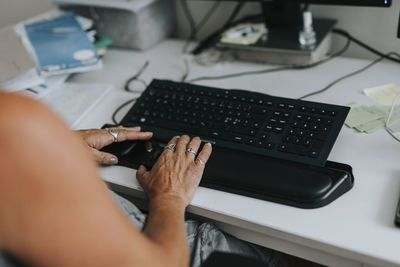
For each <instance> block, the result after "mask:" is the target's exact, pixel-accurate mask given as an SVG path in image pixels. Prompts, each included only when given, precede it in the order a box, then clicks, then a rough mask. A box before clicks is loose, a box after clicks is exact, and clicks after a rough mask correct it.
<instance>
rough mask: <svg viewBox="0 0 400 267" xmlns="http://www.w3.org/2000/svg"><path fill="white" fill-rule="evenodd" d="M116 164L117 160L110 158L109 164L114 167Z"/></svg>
mask: <svg viewBox="0 0 400 267" xmlns="http://www.w3.org/2000/svg"><path fill="white" fill-rule="evenodd" d="M117 163H118V159H117V158H110V164H112V165H115V164H117Z"/></svg>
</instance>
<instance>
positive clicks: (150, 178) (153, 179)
mask: <svg viewBox="0 0 400 267" xmlns="http://www.w3.org/2000/svg"><path fill="white" fill-rule="evenodd" d="M200 144H201V140H200V138H199V137H195V138H193V139H190V137H189V136H187V135H183V136H181V137H179V136H176V137H174V138H172V140H171V141H170V142H169V143H168V145H167V146H166V147H165V149H164V152H163V153H162V154H161V155H160V157H159V159H158V160H157V162H156V164H155V165H154V166H153V168H152V169H151V171H148V170H147V169H146V168H145V167H144V166H140V167H139V169H138V171H137V173H136V176H137V179H138V181H139V183H140V184H141V186H142V187H143V190H144V191H145V192H146V194H147V196H148V198H149V200H150V202H152V201H155V200H158V199H160V200H161V201H162V200H163V199H165V198H167V199H168V198H172V199H178V200H181V201H182V204H183V205H184V206H185V207H186V206H187V205H189V203H190V202H191V201H192V199H193V197H194V193H195V192H196V189H197V187H198V185H199V183H200V180H201V177H202V175H203V171H204V167H205V164H206V162H207V160H208V159H209V157H210V155H211V151H212V148H211V144H210V143H207V144H205V145H204V146H203V149H202V150H201V151H200V152H199V153H198V154H197V155H195V153H196V152H197V151H198V150H199V147H200ZM188 150H191V151H193V150H194V151H195V152H194V153H193V152H189V151H188Z"/></svg>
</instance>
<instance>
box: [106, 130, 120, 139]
mask: <svg viewBox="0 0 400 267" xmlns="http://www.w3.org/2000/svg"><path fill="white" fill-rule="evenodd" d="M108 132H109V133H110V134H111V135H112V137H114V142H118V130H115V129H109V130H108Z"/></svg>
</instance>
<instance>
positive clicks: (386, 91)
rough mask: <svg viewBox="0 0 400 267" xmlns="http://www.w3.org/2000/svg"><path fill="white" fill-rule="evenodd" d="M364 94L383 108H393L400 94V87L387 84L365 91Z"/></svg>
mask: <svg viewBox="0 0 400 267" xmlns="http://www.w3.org/2000/svg"><path fill="white" fill-rule="evenodd" d="M363 92H364V94H365V95H366V96H368V97H369V98H371V99H372V100H374V101H375V102H377V103H379V104H381V105H383V106H391V105H392V104H393V100H394V98H395V97H396V96H397V95H398V94H400V87H398V86H396V85H394V84H392V83H391V84H385V85H381V86H377V87H372V88H367V89H364V90H363Z"/></svg>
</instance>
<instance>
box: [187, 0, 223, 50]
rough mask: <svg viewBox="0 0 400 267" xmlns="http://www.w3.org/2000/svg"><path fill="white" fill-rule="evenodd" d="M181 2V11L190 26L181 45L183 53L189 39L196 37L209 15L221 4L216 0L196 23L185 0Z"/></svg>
mask: <svg viewBox="0 0 400 267" xmlns="http://www.w3.org/2000/svg"><path fill="white" fill-rule="evenodd" d="M181 4H182V9H183V13H184V14H185V17H186V19H187V20H188V22H189V27H190V34H189V37H188V38H187V39H186V41H185V44H184V46H183V53H186V52H187V48H188V46H189V43H190V41H192V40H194V39H196V37H197V34H198V33H199V32H200V30H201V29H202V28H203V27H204V25H206V23H207V22H208V21H209V19H210V18H211V16H212V15H213V14H214V13H215V11H216V10H217V8H218V6H219V5H220V4H221V3H220V2H219V1H216V2H215V3H214V4H213V5H212V6H211V7H210V9H209V10H208V11H207V12H206V14H205V15H204V17H203V18H202V19H201V20H200V22H199V23H198V24H197V25H196V23H195V20H194V18H193V15H192V13H191V12H190V8H189V6H188V3H187V0H181Z"/></svg>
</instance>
